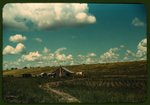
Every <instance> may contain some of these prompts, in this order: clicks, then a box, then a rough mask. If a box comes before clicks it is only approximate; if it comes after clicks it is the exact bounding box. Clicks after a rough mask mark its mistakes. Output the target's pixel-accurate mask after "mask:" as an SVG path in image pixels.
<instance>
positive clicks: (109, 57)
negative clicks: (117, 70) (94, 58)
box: [100, 48, 119, 62]
mask: <svg viewBox="0 0 150 105" xmlns="http://www.w3.org/2000/svg"><path fill="white" fill-rule="evenodd" d="M118 50H119V49H118V48H110V49H109V50H108V51H107V52H105V53H104V54H102V55H101V56H100V62H115V61H118V57H119V54H118V53H117V51H118Z"/></svg>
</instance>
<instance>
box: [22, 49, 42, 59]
mask: <svg viewBox="0 0 150 105" xmlns="http://www.w3.org/2000/svg"><path fill="white" fill-rule="evenodd" d="M41 56H42V55H41V54H39V52H38V51H36V52H29V54H27V55H22V57H21V58H22V60H24V61H36V60H39V58H40V57H41Z"/></svg>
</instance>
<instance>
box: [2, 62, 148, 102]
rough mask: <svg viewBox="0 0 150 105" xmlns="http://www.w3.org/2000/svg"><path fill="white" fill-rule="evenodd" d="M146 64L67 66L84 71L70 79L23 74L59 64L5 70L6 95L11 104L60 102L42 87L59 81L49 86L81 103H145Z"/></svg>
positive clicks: (4, 94)
mask: <svg viewBox="0 0 150 105" xmlns="http://www.w3.org/2000/svg"><path fill="white" fill-rule="evenodd" d="M146 64H147V63H146V61H138V62H137V61H136V62H118V63H106V64H89V65H85V64H83V65H74V66H66V68H68V69H70V70H72V71H82V72H83V74H84V76H82V77H70V78H66V79H64V78H48V77H47V78H40V77H30V78H22V77H21V74H23V73H31V74H33V75H36V74H39V73H41V72H50V71H52V70H54V69H56V68H57V67H44V68H29V69H24V70H6V71H4V72H3V75H4V77H3V97H4V101H5V102H9V103H60V102H62V101H60V97H59V96H57V94H54V93H53V92H48V91H46V90H44V89H42V88H39V85H44V84H46V83H49V84H53V83H55V84H54V85H53V86H52V85H49V86H50V87H51V88H53V89H55V90H59V91H61V92H65V93H68V94H70V95H71V96H74V97H76V98H77V99H78V100H79V101H80V102H81V103H118V102H140V103H141V102H144V101H145V100H146V98H147V69H146ZM8 75H14V77H8ZM56 84H57V85H56Z"/></svg>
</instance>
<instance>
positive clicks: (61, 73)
mask: <svg viewBox="0 0 150 105" xmlns="http://www.w3.org/2000/svg"><path fill="white" fill-rule="evenodd" d="M51 74H52V75H53V76H54V77H60V78H61V77H71V76H73V75H74V72H72V71H70V70H69V69H67V68H65V67H61V66H60V67H59V68H58V69H56V70H55V71H53V72H52V73H51Z"/></svg>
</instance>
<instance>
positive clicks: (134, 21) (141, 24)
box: [132, 17, 145, 27]
mask: <svg viewBox="0 0 150 105" xmlns="http://www.w3.org/2000/svg"><path fill="white" fill-rule="evenodd" d="M132 25H134V26H136V27H138V26H144V25H145V23H144V22H142V21H141V20H140V19H139V18H138V17H135V18H134V19H133V20H132Z"/></svg>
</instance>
